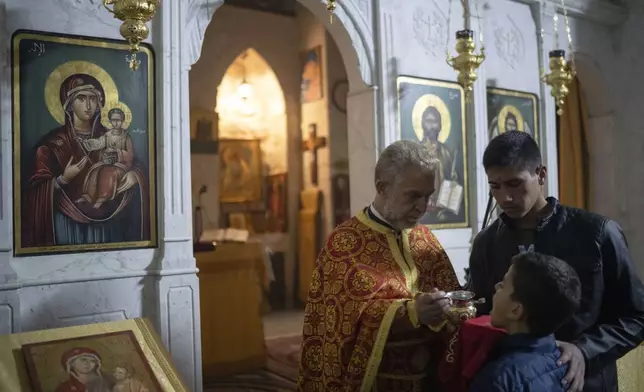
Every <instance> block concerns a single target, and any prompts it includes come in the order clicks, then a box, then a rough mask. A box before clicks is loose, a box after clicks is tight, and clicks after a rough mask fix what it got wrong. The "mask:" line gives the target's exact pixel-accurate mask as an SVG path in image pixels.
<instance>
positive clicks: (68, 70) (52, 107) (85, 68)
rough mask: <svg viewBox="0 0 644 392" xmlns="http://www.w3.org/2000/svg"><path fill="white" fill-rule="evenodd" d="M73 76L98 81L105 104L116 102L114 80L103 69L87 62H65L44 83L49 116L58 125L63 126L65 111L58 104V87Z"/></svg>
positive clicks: (117, 95) (117, 93) (116, 94)
mask: <svg viewBox="0 0 644 392" xmlns="http://www.w3.org/2000/svg"><path fill="white" fill-rule="evenodd" d="M75 74H82V75H89V76H92V77H94V79H96V80H98V82H99V83H100V84H101V86H102V87H103V91H105V102H118V100H119V92H118V89H117V88H116V84H115V83H114V80H113V79H112V77H111V76H110V74H108V73H107V71H105V70H104V69H103V68H101V67H99V66H98V65H96V64H93V63H90V62H87V61H69V62H66V63H64V64H62V65H60V66H58V68H56V69H55V70H53V71H52V73H50V74H49V77H48V78H47V82H46V83H45V103H46V104H47V109H49V113H50V114H51V116H52V117H53V118H54V119H55V120H56V121H57V122H58V123H59V124H61V125H62V124H65V110H64V108H63V105H62V104H61V103H60V86H61V85H62V84H63V82H64V81H65V80H66V79H67V78H68V77H70V76H72V75H75Z"/></svg>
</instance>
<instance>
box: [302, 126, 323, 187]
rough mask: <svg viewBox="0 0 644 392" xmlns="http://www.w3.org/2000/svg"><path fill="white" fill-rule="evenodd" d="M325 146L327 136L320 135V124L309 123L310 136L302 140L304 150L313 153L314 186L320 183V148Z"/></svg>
mask: <svg viewBox="0 0 644 392" xmlns="http://www.w3.org/2000/svg"><path fill="white" fill-rule="evenodd" d="M323 147H326V137H324V136H321V137H318V126H317V125H316V124H309V138H308V139H307V140H303V141H302V151H304V152H308V153H310V154H311V155H310V156H311V159H310V161H309V162H310V164H309V173H310V176H311V184H312V185H313V186H317V185H318V149H320V148H323Z"/></svg>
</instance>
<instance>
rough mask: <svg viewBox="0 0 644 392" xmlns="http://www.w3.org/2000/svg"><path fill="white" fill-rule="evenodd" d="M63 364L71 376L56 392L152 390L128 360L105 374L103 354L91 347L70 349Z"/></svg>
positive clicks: (63, 358) (132, 391)
mask: <svg viewBox="0 0 644 392" xmlns="http://www.w3.org/2000/svg"><path fill="white" fill-rule="evenodd" d="M61 365H62V367H63V369H64V370H65V372H66V373H67V374H68V376H69V378H68V379H67V380H65V381H63V382H62V383H60V384H59V385H58V387H57V388H56V391H55V392H151V391H150V389H149V388H147V386H146V385H145V384H144V383H143V382H142V381H140V380H139V379H137V378H136V376H135V372H134V368H133V367H132V366H131V365H130V364H129V363H126V362H123V363H119V364H117V365H116V366H114V368H113V371H112V372H111V374H110V373H106V372H105V369H104V368H103V361H102V359H101V356H100V355H99V354H98V352H97V351H96V350H93V349H91V348H88V347H76V348H73V349H70V350H67V351H66V352H65V353H63V355H62V356H61Z"/></svg>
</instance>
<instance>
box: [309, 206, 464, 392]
mask: <svg viewBox="0 0 644 392" xmlns="http://www.w3.org/2000/svg"><path fill="white" fill-rule="evenodd" d="M433 288H438V289H439V290H443V291H452V290H459V289H460V285H459V283H458V280H457V278H456V274H455V273H454V269H453V267H452V265H451V263H450V261H449V258H448V257H447V254H446V253H445V251H444V250H443V248H442V247H441V245H440V244H439V242H438V240H437V239H436V237H435V236H434V235H433V234H432V233H431V232H430V231H429V229H428V228H427V227H425V226H423V225H417V226H416V227H415V228H413V229H408V230H403V231H402V233H399V234H396V233H395V232H394V231H393V230H392V229H391V228H389V227H386V226H384V225H382V224H380V223H378V222H376V221H375V220H374V219H372V218H370V217H369V215H368V214H367V213H366V212H361V213H359V214H358V215H357V216H355V217H353V218H351V219H350V220H348V221H346V222H344V223H342V224H341V225H340V226H338V227H337V228H336V229H335V230H334V231H333V232H332V233H331V235H330V236H329V239H328V240H327V243H326V245H325V247H324V249H323V250H322V251H321V252H320V255H319V256H318V260H317V265H316V269H315V271H314V273H313V277H312V279H311V284H310V287H309V295H308V299H307V305H306V310H305V318H304V330H303V335H304V336H303V339H304V340H303V342H302V352H301V354H302V357H301V363H300V374H299V379H298V391H302V392H336V391H337V392H367V391H388V392H408V391H409V392H412V391H419V392H420V391H427V390H428V389H426V388H427V386H428V385H431V384H428V383H431V381H430V380H428V378H429V377H430V374H431V372H430V369H435V368H436V367H437V366H438V363H439V361H440V359H441V355H442V353H443V350H444V343H445V342H444V338H443V336H442V335H441V334H439V333H436V332H433V331H431V330H430V329H429V328H426V327H424V326H420V327H418V328H415V329H414V328H410V329H408V330H407V331H406V332H405V333H399V334H397V333H395V332H394V331H390V329H391V326H392V323H393V322H394V320H395V319H398V318H406V320H405V321H409V322H410V323H411V324H416V325H418V315H417V314H416V313H415V305H413V298H414V296H415V294H416V293H418V292H430V291H431V290H432V289H433ZM390 332H391V333H390ZM432 392H433V391H432Z"/></svg>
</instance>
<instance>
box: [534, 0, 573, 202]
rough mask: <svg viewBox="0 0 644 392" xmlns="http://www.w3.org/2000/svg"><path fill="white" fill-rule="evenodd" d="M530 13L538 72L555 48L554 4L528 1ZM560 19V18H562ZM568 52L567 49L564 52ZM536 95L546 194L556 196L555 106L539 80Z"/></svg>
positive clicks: (557, 188)
mask: <svg viewBox="0 0 644 392" xmlns="http://www.w3.org/2000/svg"><path fill="white" fill-rule="evenodd" d="M530 10H531V11H532V17H533V18H534V23H535V27H536V30H537V37H536V38H537V47H538V48H539V68H540V70H541V72H542V73H547V72H549V70H548V61H549V57H548V52H550V51H551V50H554V49H558V48H556V47H555V44H554V21H553V19H552V18H553V16H554V14H555V12H556V9H555V5H554V4H553V3H551V2H539V3H533V4H530ZM562 19H563V18H562ZM566 54H569V53H566ZM539 96H540V105H539V108H540V109H541V113H540V122H541V124H542V125H541V127H540V132H541V134H540V135H539V138H540V139H539V140H543V142H542V143H541V155H542V158H543V160H544V162H545V164H546V166H547V167H548V169H549V170H548V179H547V181H546V195H547V196H555V197H557V196H558V194H559V175H558V171H557V168H558V164H557V117H556V116H557V108H556V105H555V100H554V98H552V96H551V95H550V87H549V86H548V85H546V84H545V83H543V82H542V83H541V92H540V94H539Z"/></svg>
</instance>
